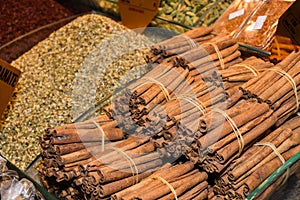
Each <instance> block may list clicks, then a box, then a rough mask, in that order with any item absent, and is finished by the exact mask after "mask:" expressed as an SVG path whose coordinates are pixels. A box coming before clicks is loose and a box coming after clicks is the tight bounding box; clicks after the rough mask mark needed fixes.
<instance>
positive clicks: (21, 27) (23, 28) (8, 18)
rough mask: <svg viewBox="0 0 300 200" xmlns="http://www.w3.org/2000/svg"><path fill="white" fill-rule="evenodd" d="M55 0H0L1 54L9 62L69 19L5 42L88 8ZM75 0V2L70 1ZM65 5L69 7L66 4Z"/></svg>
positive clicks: (0, 56)
mask: <svg viewBox="0 0 300 200" xmlns="http://www.w3.org/2000/svg"><path fill="white" fill-rule="evenodd" d="M60 3H63V2H61V1H58V2H57V1H55V0H39V1H34V0H24V1H22V3H20V1H16V0H10V1H4V0H1V1H0V13H1V15H0V58H2V59H4V60H6V61H8V62H11V61H12V60H14V59H16V58H17V57H18V56H20V55H21V54H23V53H24V52H25V51H27V50H29V49H30V48H31V47H32V46H34V45H35V44H36V43H37V42H38V41H40V40H42V39H44V38H46V37H47V36H48V35H49V34H50V33H51V32H52V31H54V30H56V29H58V28H60V27H61V26H63V25H65V24H66V23H68V22H69V21H70V20H71V19H69V20H63V21H61V22H60V23H58V24H53V25H51V26H50V27H48V28H47V29H46V30H45V29H44V30H39V31H38V32H35V33H34V34H31V35H29V36H27V37H26V38H24V39H23V40H21V41H20V40H19V41H18V43H13V44H10V45H8V46H5V47H4V46H3V45H6V44H8V42H11V41H13V40H14V39H16V38H18V37H20V36H23V35H24V34H26V33H29V32H30V31H33V30H35V29H37V28H40V27H42V26H45V25H48V24H52V23H57V22H58V21H59V20H62V19H66V18H68V17H70V16H72V15H74V14H78V13H82V12H86V11H88V10H89V9H88V8H84V7H82V6H79V5H77V4H75V5H73V6H72V7H70V6H69V4H67V2H66V3H64V4H63V5H62V4H60ZM73 4H74V2H73ZM66 5H68V7H65V6H66Z"/></svg>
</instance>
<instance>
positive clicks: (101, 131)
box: [93, 120, 105, 152]
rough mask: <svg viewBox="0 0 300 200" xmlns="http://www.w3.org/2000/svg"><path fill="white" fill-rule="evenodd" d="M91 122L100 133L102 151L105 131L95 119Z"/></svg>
mask: <svg viewBox="0 0 300 200" xmlns="http://www.w3.org/2000/svg"><path fill="white" fill-rule="evenodd" d="M93 123H94V124H95V125H96V127H97V128H98V129H99V131H100V133H101V151H102V152H103V151H104V145H105V144H104V143H105V133H104V130H103V128H102V127H101V126H100V125H99V124H98V123H97V122H96V121H95V120H93Z"/></svg>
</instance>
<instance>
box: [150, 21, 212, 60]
mask: <svg viewBox="0 0 300 200" xmlns="http://www.w3.org/2000/svg"><path fill="white" fill-rule="evenodd" d="M212 31H213V29H212V28H210V27H201V28H195V29H193V30H190V31H187V32H185V33H183V34H180V35H178V36H175V37H172V38H170V39H168V40H165V41H162V42H160V43H157V44H155V45H153V46H152V47H151V51H150V53H149V55H147V57H146V61H147V62H148V63H161V62H162V61H163V60H165V59H167V58H170V57H172V56H174V55H178V54H181V53H184V52H186V51H188V50H191V49H193V48H195V47H197V46H199V45H200V44H202V43H204V42H207V41H209V40H211V39H212V38H214V37H215V34H214V33H213V32H212Z"/></svg>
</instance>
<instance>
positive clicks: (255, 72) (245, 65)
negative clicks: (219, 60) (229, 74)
mask: <svg viewBox="0 0 300 200" xmlns="http://www.w3.org/2000/svg"><path fill="white" fill-rule="evenodd" d="M233 67H244V68H246V69H249V70H250V71H251V72H252V73H253V74H254V76H258V74H259V72H258V71H257V70H256V69H255V67H253V66H251V65H247V64H235V65H233V66H232V67H231V68H233Z"/></svg>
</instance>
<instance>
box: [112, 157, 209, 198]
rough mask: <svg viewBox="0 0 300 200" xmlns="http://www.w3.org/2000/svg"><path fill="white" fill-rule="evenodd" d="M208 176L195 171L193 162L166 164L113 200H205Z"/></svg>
mask: <svg viewBox="0 0 300 200" xmlns="http://www.w3.org/2000/svg"><path fill="white" fill-rule="evenodd" d="M206 179H207V174H206V173H205V172H201V171H199V170H198V169H194V165H193V164H192V163H191V162H186V163H183V164H175V165H171V164H166V165H165V166H163V167H162V168H161V169H159V170H157V171H155V172H154V173H153V174H152V175H151V176H149V177H148V178H146V179H144V180H142V181H141V182H140V183H138V184H136V185H134V186H132V187H129V188H127V189H125V190H122V191H120V192H118V193H116V194H114V195H112V199H115V200H118V199H123V200H126V199H128V200H129V199H145V200H146V199H149V200H150V199H163V200H166V199H170V200H171V199H185V200H188V199H205V198H207V195H208V191H207V185H208V183H207V182H206Z"/></svg>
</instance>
